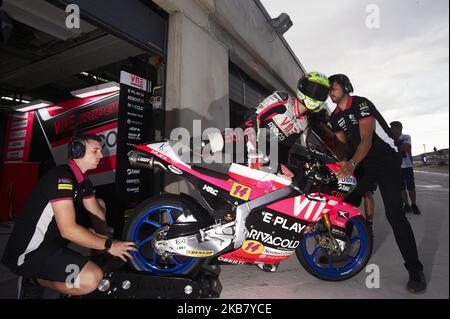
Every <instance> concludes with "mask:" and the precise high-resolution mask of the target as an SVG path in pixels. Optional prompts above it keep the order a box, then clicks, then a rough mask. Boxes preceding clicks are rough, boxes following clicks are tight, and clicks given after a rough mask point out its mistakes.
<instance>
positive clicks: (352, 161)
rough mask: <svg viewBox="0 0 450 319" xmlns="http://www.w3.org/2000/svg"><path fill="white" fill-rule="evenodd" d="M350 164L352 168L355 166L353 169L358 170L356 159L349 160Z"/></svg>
mask: <svg viewBox="0 0 450 319" xmlns="http://www.w3.org/2000/svg"><path fill="white" fill-rule="evenodd" d="M349 162H350V164H352V166H353V169H355V168H356V166H358V162H357V161H355V160H354V159H351V160H349Z"/></svg>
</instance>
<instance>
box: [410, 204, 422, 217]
mask: <svg viewBox="0 0 450 319" xmlns="http://www.w3.org/2000/svg"><path fill="white" fill-rule="evenodd" d="M411 208H412V211H413V213H414V215H420V214H421V212H420V210H419V207H417V205H416V204H412V206H411Z"/></svg>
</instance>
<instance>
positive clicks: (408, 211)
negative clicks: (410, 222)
mask: <svg viewBox="0 0 450 319" xmlns="http://www.w3.org/2000/svg"><path fill="white" fill-rule="evenodd" d="M403 212H405V213H410V212H412V209H411V206H409V204H405V205H403Z"/></svg>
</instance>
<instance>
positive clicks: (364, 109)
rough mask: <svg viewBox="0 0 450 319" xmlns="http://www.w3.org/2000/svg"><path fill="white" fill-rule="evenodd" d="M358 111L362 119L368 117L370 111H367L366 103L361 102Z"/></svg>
mask: <svg viewBox="0 0 450 319" xmlns="http://www.w3.org/2000/svg"><path fill="white" fill-rule="evenodd" d="M359 110H360V112H361V116H362V117H366V116H369V115H370V109H369V105H368V104H367V102H362V103H361V104H359Z"/></svg>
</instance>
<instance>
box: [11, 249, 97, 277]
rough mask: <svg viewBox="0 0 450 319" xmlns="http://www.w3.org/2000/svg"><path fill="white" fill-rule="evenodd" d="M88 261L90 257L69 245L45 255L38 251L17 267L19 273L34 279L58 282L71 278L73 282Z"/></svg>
mask: <svg viewBox="0 0 450 319" xmlns="http://www.w3.org/2000/svg"><path fill="white" fill-rule="evenodd" d="M88 261H89V257H85V256H83V255H81V254H79V253H77V252H75V251H73V250H72V249H70V248H67V247H62V248H59V249H56V250H55V251H54V252H52V253H51V254H46V256H45V257H43V256H42V254H39V251H37V252H36V253H35V254H32V255H30V256H29V258H28V257H27V258H26V260H25V263H24V264H23V265H22V266H20V267H19V268H18V269H17V274H18V275H20V276H23V277H28V278H33V279H44V280H49V281H58V282H66V281H67V280H69V282H70V283H73V282H74V280H75V279H76V278H77V276H78V275H77V274H79V273H80V272H81V270H83V268H84V266H86V264H87V262H88Z"/></svg>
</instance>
